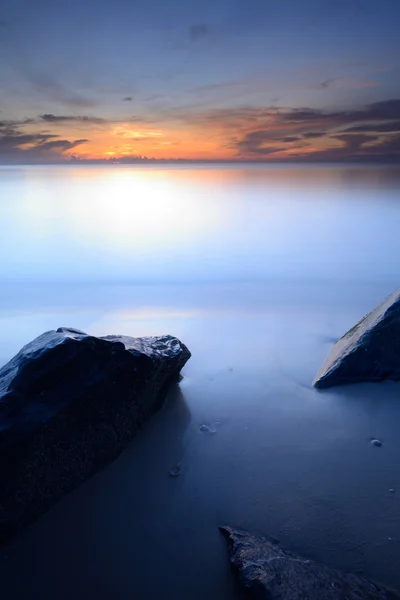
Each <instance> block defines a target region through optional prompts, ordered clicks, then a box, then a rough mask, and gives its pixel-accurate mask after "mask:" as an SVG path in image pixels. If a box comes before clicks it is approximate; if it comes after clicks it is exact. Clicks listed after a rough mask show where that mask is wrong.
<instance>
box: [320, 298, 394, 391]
mask: <svg viewBox="0 0 400 600" xmlns="http://www.w3.org/2000/svg"><path fill="white" fill-rule="evenodd" d="M384 379H392V380H395V381H397V380H399V379H400V290H396V291H395V292H393V293H392V294H391V295H390V296H389V297H388V298H386V300H384V301H383V302H382V303H381V304H380V305H379V306H377V307H376V308H375V309H374V310H373V311H371V312H370V313H369V314H368V315H366V316H365V317H364V318H363V319H361V321H359V322H358V323H357V324H356V325H355V326H354V327H353V328H352V329H350V330H349V331H348V332H347V333H346V334H345V335H344V336H343V337H342V338H340V340H338V341H337V342H336V344H335V345H334V346H333V348H332V350H331V353H330V354H329V356H328V358H327V359H326V361H325V363H324V365H323V366H322V368H321V369H320V371H319V373H318V374H317V376H316V378H315V380H314V381H313V385H314V386H315V387H317V388H327V387H331V386H334V385H342V384H345V383H356V382H361V381H382V380H384Z"/></svg>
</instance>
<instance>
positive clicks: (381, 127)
mask: <svg viewBox="0 0 400 600" xmlns="http://www.w3.org/2000/svg"><path fill="white" fill-rule="evenodd" d="M397 131H400V121H395V122H393V121H389V122H388V123H376V124H375V125H374V124H369V125H355V126H354V127H348V128H347V129H344V130H343V133H370V132H371V133H394V132H397Z"/></svg>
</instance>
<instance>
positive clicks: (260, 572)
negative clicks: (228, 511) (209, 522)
mask: <svg viewBox="0 0 400 600" xmlns="http://www.w3.org/2000/svg"><path fill="white" fill-rule="evenodd" d="M220 529H221V531H222V532H223V533H224V535H225V537H226V538H227V539H228V543H229V550H230V554H231V562H232V564H233V566H234V567H235V569H237V570H238V572H239V576H240V579H241V581H242V583H243V585H244V587H245V588H246V589H247V590H248V592H249V595H250V596H251V597H253V598H257V599H259V600H262V599H263V600H264V599H265V600H305V599H307V600H344V599H347V600H399V599H400V595H399V594H397V593H396V592H395V591H392V590H389V589H387V588H384V587H382V586H380V585H377V584H375V583H372V582H371V581H368V580H367V579H364V578H362V577H359V576H358V575H351V574H348V573H343V572H341V571H338V570H336V569H331V568H329V567H325V566H323V565H319V564H317V563H316V562H314V561H312V560H308V559H306V558H302V557H301V556H297V555H296V554H292V553H291V552H286V551H285V550H282V549H281V548H280V547H279V546H278V545H277V544H275V543H273V542H271V541H267V540H265V539H263V538H260V537H257V536H252V535H250V534H248V533H246V532H242V531H237V530H234V529H232V528H230V527H220Z"/></svg>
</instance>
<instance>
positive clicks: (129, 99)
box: [122, 96, 132, 102]
mask: <svg viewBox="0 0 400 600" xmlns="http://www.w3.org/2000/svg"><path fill="white" fill-rule="evenodd" d="M122 102H132V96H125V98H122Z"/></svg>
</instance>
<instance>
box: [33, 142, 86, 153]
mask: <svg viewBox="0 0 400 600" xmlns="http://www.w3.org/2000/svg"><path fill="white" fill-rule="evenodd" d="M88 141H89V140H86V139H83V140H74V141H73V142H70V141H68V140H55V141H53V142H44V143H42V144H38V145H37V146H35V151H36V152H43V151H44V152H47V151H48V150H61V151H63V152H64V151H65V150H72V148H76V146H80V145H81V144H84V143H85V142H88Z"/></svg>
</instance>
